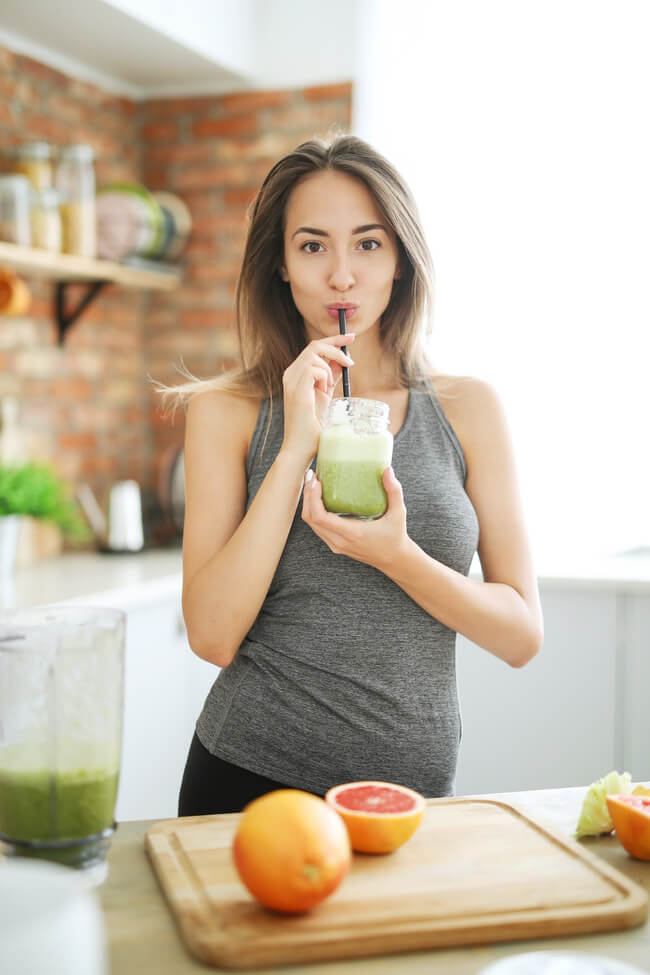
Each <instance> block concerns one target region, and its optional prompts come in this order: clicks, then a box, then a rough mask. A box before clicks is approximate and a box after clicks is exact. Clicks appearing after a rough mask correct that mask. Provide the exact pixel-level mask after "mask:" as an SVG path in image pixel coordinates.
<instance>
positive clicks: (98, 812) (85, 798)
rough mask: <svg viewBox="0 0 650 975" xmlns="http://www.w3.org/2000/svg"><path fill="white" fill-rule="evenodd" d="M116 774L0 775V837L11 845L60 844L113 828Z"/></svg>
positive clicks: (75, 771)
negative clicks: (21, 842) (32, 842)
mask: <svg viewBox="0 0 650 975" xmlns="http://www.w3.org/2000/svg"><path fill="white" fill-rule="evenodd" d="M117 780H118V773H117V771H116V770H111V771H106V770H104V771H101V770H98V769H84V768H80V769H73V770H70V771H65V772H62V771H57V772H49V771H47V770H45V769H41V770H34V771H26V772H17V771H13V770H11V771H9V770H5V769H3V770H0V833H2V834H3V835H4V836H6V837H8V838H10V839H14V840H39V841H47V840H63V839H74V838H76V837H82V836H92V835H93V834H94V833H101V831H102V830H104V829H108V827H109V826H112V825H113V813H114V810H115V799H116V796H117Z"/></svg>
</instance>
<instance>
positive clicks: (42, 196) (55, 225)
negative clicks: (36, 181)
mask: <svg viewBox="0 0 650 975" xmlns="http://www.w3.org/2000/svg"><path fill="white" fill-rule="evenodd" d="M30 227H31V233H32V247H40V248H41V249H42V250H46V251H52V252H54V253H58V252H59V251H60V250H61V214H60V213H59V194H58V193H57V191H56V190H55V189H53V188H52V187H49V188H46V189H43V190H32V196H31V211H30Z"/></svg>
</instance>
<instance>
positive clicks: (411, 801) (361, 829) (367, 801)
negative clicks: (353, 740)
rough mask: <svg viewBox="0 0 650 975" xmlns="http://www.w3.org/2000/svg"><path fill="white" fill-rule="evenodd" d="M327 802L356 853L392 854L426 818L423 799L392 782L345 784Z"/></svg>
mask: <svg viewBox="0 0 650 975" xmlns="http://www.w3.org/2000/svg"><path fill="white" fill-rule="evenodd" d="M325 801H326V802H328V803H329V805H330V806H332V808H333V809H336V811H337V813H338V814H339V816H341V818H342V819H343V822H344V823H345V825H346V826H347V828H348V833H349V835H350V844H351V846H352V849H353V850H356V851H357V853H391V852H392V851H393V850H396V849H397V847H398V846H401V845H402V844H403V843H406V841H407V840H408V839H409V837H411V836H412V835H413V833H414V832H415V831H416V829H417V828H418V826H419V825H420V823H421V822H422V816H423V815H424V796H422V795H420V793H419V792H415V791H414V790H413V789H407V788H406V786H404V785H396V784H394V783H393V782H374V781H365V782H345V783H343V784H342V785H335V786H334V787H333V788H331V789H330V790H329V791H328V792H327V793H326V795H325Z"/></svg>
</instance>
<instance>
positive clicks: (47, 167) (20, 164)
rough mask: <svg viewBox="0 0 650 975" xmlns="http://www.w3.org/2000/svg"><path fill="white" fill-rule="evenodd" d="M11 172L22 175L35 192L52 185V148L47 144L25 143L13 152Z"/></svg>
mask: <svg viewBox="0 0 650 975" xmlns="http://www.w3.org/2000/svg"><path fill="white" fill-rule="evenodd" d="M11 168H12V170H13V171H14V172H16V173H22V174H23V175H24V176H26V177H27V179H28V180H29V181H30V183H31V184H32V186H33V187H34V189H35V190H46V189H48V187H50V186H51V185H52V147H51V146H50V144H49V142H25V143H24V144H23V145H21V146H16V148H15V149H14V152H13V162H12V167H11Z"/></svg>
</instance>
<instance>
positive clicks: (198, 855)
mask: <svg viewBox="0 0 650 975" xmlns="http://www.w3.org/2000/svg"><path fill="white" fill-rule="evenodd" d="M238 820H239V814H230V815H222V816H196V817H188V818H185V819H176V820H169V821H166V822H162V823H157V824H156V825H155V826H153V827H152V828H151V829H150V830H149V831H148V833H147V836H146V848H147V852H148V854H149V858H150V860H151V863H152V865H153V868H154V870H155V872H156V874H157V876H158V879H159V882H160V885H161V887H162V889H163V891H164V893H165V896H166V897H167V900H168V903H169V906H170V908H171V910H172V913H173V915H174V917H175V919H176V921H177V923H178V926H179V929H180V933H181V936H182V938H183V940H184V942H185V944H186V946H187V947H188V949H189V950H190V951H191V952H192V953H193V954H194V955H196V956H197V957H198V958H200V959H201V960H202V961H204V962H207V963H208V964H212V965H218V966H220V967H223V968H258V967H265V966H268V965H279V964H291V963H295V962H306V961H323V960H326V959H335V958H358V957H362V956H364V955H379V954H389V953H392V952H400V951H412V950H420V949H424V948H436V947H443V946H444V947H451V946H454V945H469V944H478V943H483V944H485V943H487V942H496V941H512V940H518V939H525V938H544V937H554V936H559V935H567V934H578V933H580V934H584V933H587V932H591V931H611V930H615V929H618V928H629V927H634V926H635V925H637V924H641V923H642V922H643V921H644V920H645V918H646V917H647V913H648V897H647V894H646V893H645V891H644V890H642V889H641V888H640V887H638V886H637V885H636V884H634V883H632V881H630V880H628V879H627V878H626V877H625V876H624V875H623V874H621V873H619V872H618V871H617V870H614V869H613V868H612V867H610V866H609V865H608V864H606V863H604V862H602V861H601V860H599V859H598V858H597V857H595V856H594V855H593V854H591V853H590V852H589V851H588V850H586V849H584V848H583V847H581V846H580V844H578V843H577V842H575V841H574V840H571V839H567V838H566V837H564V836H563V835H562V834H561V833H560V832H559V831H556V830H555V829H554V828H553V827H550V826H548V825H545V824H542V823H540V822H537V821H535V820H534V819H532V818H531V817H530V816H528V815H527V814H524V813H523V812H522V811H520V810H517V809H516V808H515V807H513V806H511V805H508V804H506V803H503V802H498V801H494V800H487V799H486V800H483V799H431V800H428V802H427V808H426V811H425V815H424V819H423V821H422V825H421V826H420V828H419V830H418V831H417V832H416V833H415V835H414V836H413V837H412V838H411V839H410V840H409V841H408V842H407V843H406V844H405V845H404V846H402V847H401V848H400V849H398V850H396V851H395V852H394V853H390V854H388V855H384V856H369V855H365V856H364V855H362V854H358V853H357V854H355V855H354V857H353V864H352V868H351V871H350V873H349V874H348V876H347V877H346V878H345V880H344V881H343V883H342V885H341V886H340V887H339V889H338V890H337V891H336V892H335V893H334V894H333V895H332V896H331V897H330V898H329V899H327V900H326V901H323V902H322V903H321V904H319V905H318V906H317V907H316V908H314V910H313V911H311V913H309V914H305V915H300V916H296V915H294V916H284V915H279V914H275V913H273V912H271V911H268V910H266V909H265V908H263V907H261V906H260V905H259V904H258V903H257V902H256V901H254V900H253V898H252V897H251V896H250V895H249V893H248V892H247V890H246V888H245V887H244V886H243V885H242V884H241V882H240V880H239V877H238V875H237V873H236V871H235V868H234V866H233V864H232V860H231V853H230V847H231V843H232V838H233V835H234V832H235V829H236V827H237V822H238Z"/></svg>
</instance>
